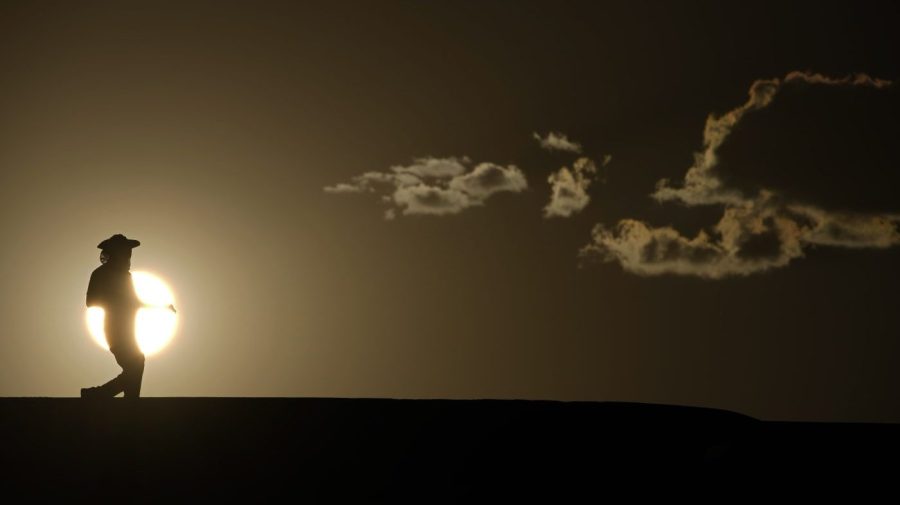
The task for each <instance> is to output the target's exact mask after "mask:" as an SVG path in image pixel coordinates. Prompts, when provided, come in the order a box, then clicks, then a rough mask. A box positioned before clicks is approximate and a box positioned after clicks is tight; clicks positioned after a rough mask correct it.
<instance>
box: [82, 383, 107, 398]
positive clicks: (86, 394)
mask: <svg viewBox="0 0 900 505" xmlns="http://www.w3.org/2000/svg"><path fill="white" fill-rule="evenodd" d="M81 397H82V398H86V399H91V400H93V399H97V398H108V397H109V395H107V394H106V392H105V391H104V390H103V388H101V387H100V386H95V387H92V388H81Z"/></svg>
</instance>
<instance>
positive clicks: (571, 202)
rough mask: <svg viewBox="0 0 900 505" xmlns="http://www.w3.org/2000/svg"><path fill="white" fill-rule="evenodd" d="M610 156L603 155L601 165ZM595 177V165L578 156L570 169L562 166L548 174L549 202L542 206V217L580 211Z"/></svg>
mask: <svg viewBox="0 0 900 505" xmlns="http://www.w3.org/2000/svg"><path fill="white" fill-rule="evenodd" d="M611 159H612V157H611V156H609V155H606V156H604V157H603V164H602V166H606V165H607V164H608V163H609V161H610V160H611ZM596 177H597V165H596V164H595V163H594V162H593V160H591V159H589V158H578V159H577V160H575V163H574V164H573V165H572V169H571V170H570V169H569V168H568V167H562V168H560V169H559V170H558V171H557V172H554V173H552V174H550V177H548V178H547V182H549V183H550V188H551V190H550V203H548V204H547V205H546V206H545V207H544V217H546V218H551V217H569V216H571V215H573V214H577V213H578V212H581V211H582V210H583V209H584V208H585V207H587V204H588V203H590V201H591V197H590V196H589V195H588V193H587V190H588V188H590V186H591V183H592V182H593V181H594V180H595V179H596Z"/></svg>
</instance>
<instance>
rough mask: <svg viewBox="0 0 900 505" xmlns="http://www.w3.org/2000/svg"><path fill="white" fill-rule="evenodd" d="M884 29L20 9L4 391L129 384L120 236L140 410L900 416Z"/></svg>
mask: <svg viewBox="0 0 900 505" xmlns="http://www.w3.org/2000/svg"><path fill="white" fill-rule="evenodd" d="M323 4H328V5H323ZM726 4H728V5H726ZM895 9H896V8H895V6H894V5H893V3H892V2H844V3H843V4H839V5H830V4H828V5H826V3H824V2H801V3H791V4H790V5H784V3H783V2H770V3H767V2H754V3H753V4H752V5H750V4H737V3H733V4H732V3H728V2H663V1H660V2H635V1H628V2H600V1H591V2H559V1H553V2H550V1H546V2H524V1H516V2H512V1H509V2H500V1H485V2H462V1H458V2H386V1H385V2H351V3H338V2H316V3H313V2H306V3H304V2H285V3H281V2H252V3H251V2H220V1H210V2H171V3H167V2H108V3H107V2H3V3H0V68H2V70H3V77H2V79H0V237H2V240H3V247H2V249H0V396H33V395H37V396H75V395H77V393H78V389H79V388H81V387H85V386H90V385H95V384H97V383H100V382H102V381H104V380H106V379H108V378H110V377H112V376H113V375H114V374H115V373H117V372H118V370H119V369H118V367H117V366H116V364H115V360H114V359H113V357H112V355H111V354H109V353H108V352H105V351H103V350H102V349H100V348H99V347H98V346H97V345H96V344H95V343H94V342H93V341H92V340H91V338H90V337H89V336H88V334H87V332H86V328H85V324H84V314H85V307H84V297H85V291H86V289H87V282H88V278H89V276H90V273H91V271H92V270H93V269H94V268H96V266H98V265H99V261H98V254H99V250H98V249H96V245H97V243H99V242H100V241H101V240H103V239H104V238H107V237H109V236H110V235H112V234H113V233H124V234H126V235H128V236H129V237H132V238H136V239H138V240H140V241H141V242H142V246H141V247H140V248H138V249H136V250H135V251H134V257H133V268H134V269H140V270H149V271H152V272H156V273H158V274H159V275H161V276H162V277H163V278H165V279H166V280H168V281H169V282H170V283H171V284H172V286H173V287H174V289H175V294H176V305H177V307H178V309H179V317H180V330H179V333H178V335H177V336H176V338H175V340H174V341H173V343H172V344H171V345H170V346H169V347H167V348H166V349H165V350H164V351H163V352H162V353H160V354H158V355H156V356H153V357H151V358H149V359H148V363H147V367H146V371H145V375H144V387H143V394H144V395H145V396H213V395H215V396H220V395H221V396H349V397H403V398H424V397H427V398H529V399H557V400H616V401H639V402H656V403H674V404H688V405H701V406H709V407H718V408H725V409H732V410H737V411H740V412H743V413H746V414H749V415H753V416H758V417H762V418H767V419H791V420H828V421H835V420H842V421H893V422H900V404H898V402H897V401H896V398H897V395H898V389H897V387H898V386H897V385H898V384H900V367H898V366H897V365H896V360H897V358H898V356H900V318H897V316H896V313H897V301H898V280H900V275H898V274H900V248H898V247H896V246H897V245H900V235H898V231H897V226H898V219H900V214H898V213H900V200H898V198H897V192H898V182H900V177H898V174H900V171H898V167H897V160H898V155H897V153H896V139H897V138H898V133H900V126H898V123H897V119H896V118H897V117H898V113H900V94H898V89H900V84H893V81H894V80H897V79H900V74H898V66H897V62H898V61H900V54H898V50H897V48H900V40H898V39H900V35H898V31H897V30H896V26H897V23H898V21H900V17H898V16H897V15H896V14H895V13H894V10H895ZM663 179H666V180H667V181H662V182H661V180H663Z"/></svg>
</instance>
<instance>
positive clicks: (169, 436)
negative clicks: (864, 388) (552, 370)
mask: <svg viewBox="0 0 900 505" xmlns="http://www.w3.org/2000/svg"><path fill="white" fill-rule="evenodd" d="M0 463H2V466H3V471H2V473H0V482H2V484H3V487H2V491H0V492H5V493H6V494H5V497H10V496H13V495H14V493H15V494H20V493H24V497H31V498H41V497H45V496H50V495H55V496H58V497H65V498H70V499H73V500H74V499H76V498H84V497H91V496H92V497H97V498H101V499H103V501H104V502H107V501H130V500H131V499H135V498H137V499H150V500H153V501H155V499H158V498H176V499H177V498H180V499H189V498H190V499H194V498H209V499H228V498H251V499H253V500H254V502H256V501H258V500H265V499H266V498H280V497H283V496H285V495H289V496H293V497H296V498H316V499H318V500H316V501H319V500H321V499H322V498H325V499H330V500H339V499H343V498H352V499H354V501H355V502H360V501H370V500H371V499H385V500H387V501H394V500H396V499H405V500H416V501H420V502H424V503H435V502H444V501H481V500H482V499H485V498H496V499H501V500H502V501H503V502H506V501H508V499H511V498H514V499H526V498H535V497H540V498H544V499H545V500H544V501H547V500H546V499H547V498H551V499H553V498H565V497H568V498H573V497H576V496H580V497H581V499H583V498H584V497H589V498H590V497H594V498H601V497H603V496H606V495H607V494H608V493H609V492H610V491H611V490H613V489H616V490H618V491H622V490H623V489H627V490H630V491H629V492H631V493H633V494H636V495H640V494H645V493H648V492H650V493H656V492H663V493H664V494H666V493H670V492H677V491H679V490H681V491H684V490H691V492H698V491H699V492H706V493H709V494H713V496H711V497H715V496H714V493H716V492H718V491H713V489H721V488H722V487H723V486H728V487H729V488H730V491H729V494H728V495H726V496H729V497H731V498H735V497H737V496H740V495H741V494H743V493H744V492H748V491H753V490H757V491H758V490H759V489H762V488H763V486H768V485H770V484H771V485H772V486H773V488H774V486H775V485H776V484H777V485H778V486H781V485H783V484H785V483H789V484H791V485H792V486H794V487H795V489H796V488H802V486H804V485H806V484H809V485H810V486H816V489H818V490H820V491H821V490H822V489H827V486H829V485H830V484H832V483H834V482H835V481H834V480H833V479H835V478H843V479H846V478H847V476H849V475H855V476H859V475H863V473H862V472H865V475H868V477H867V478H868V479H869V482H868V483H867V484H865V485H867V486H868V488H870V489H871V488H872V487H873V486H877V487H883V488H884V489H894V491H893V493H894V496H896V493H897V492H896V488H898V487H900V486H897V485H895V483H897V482H898V479H897V477H896V476H895V475H896V474H895V473H894V471H895V470H897V469H898V468H900V425H871V424H827V423H781V422H764V421H759V420H756V419H753V418H750V417H746V416H743V415H740V414H736V413H733V412H727V411H721V410H711V409H699V408H689V407H675V406H664V405H648V404H628V403H581V402H571V403H570V402H541V401H513V400H510V401H494V400H480V401H452V400H378V399H372V400H369V399H326V398H321V399H318V398H298V399H278V398H272V399H244V398H142V399H140V400H139V401H137V402H129V401H126V400H122V399H116V400H110V401H85V400H79V399H41V398H10V399H0ZM884 479H888V480H884ZM823 486H825V487H824V488H823ZM330 500H329V501H330ZM2 501H5V500H2ZM554 501H559V500H554ZM563 501H566V502H570V501H571V500H569V499H566V500H563ZM579 501H580V499H579ZM594 501H596V500H594ZM725 501H729V500H725ZM7 503H15V502H7Z"/></svg>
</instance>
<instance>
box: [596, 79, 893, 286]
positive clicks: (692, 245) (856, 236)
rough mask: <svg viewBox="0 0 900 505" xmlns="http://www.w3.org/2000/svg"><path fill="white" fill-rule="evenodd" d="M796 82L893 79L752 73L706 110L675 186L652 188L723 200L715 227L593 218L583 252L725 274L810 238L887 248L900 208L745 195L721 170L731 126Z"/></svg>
mask: <svg viewBox="0 0 900 505" xmlns="http://www.w3.org/2000/svg"><path fill="white" fill-rule="evenodd" d="M794 83H806V84H811V85H826V86H865V87H873V88H877V89H882V88H885V87H887V86H890V85H891V82H890V81H886V80H884V79H876V78H872V77H870V76H868V75H866V74H855V75H850V76H846V77H842V78H832V77H827V76H823V75H821V74H813V73H806V72H791V73H789V74H787V76H785V78H784V79H762V80H757V81H755V82H754V83H753V84H752V85H751V86H750V90H749V98H748V100H747V102H745V103H744V104H742V105H740V106H738V107H736V108H735V109H732V110H730V111H728V112H727V113H725V114H723V115H722V116H714V115H710V116H709V117H708V118H707V120H706V125H705V127H704V130H703V150H702V151H700V152H697V153H696V154H695V156H694V164H693V165H691V167H690V168H688V170H687V173H686V174H685V176H684V181H682V183H681V184H680V185H678V186H673V185H671V184H670V183H669V181H668V180H665V179H663V180H661V181H659V182H658V183H657V187H656V191H655V192H654V193H653V194H652V195H651V196H652V197H653V198H655V199H656V200H657V201H660V202H668V201H677V202H680V203H682V204H685V205H688V206H693V205H720V206H722V207H723V214H722V217H721V218H720V220H719V222H718V223H717V224H716V225H715V226H714V227H713V229H712V230H711V231H710V232H707V231H701V232H699V233H698V234H697V235H696V236H694V237H686V236H684V235H682V234H681V233H679V232H678V231H677V230H675V229H673V228H671V227H653V226H651V225H649V224H647V223H644V222H642V221H637V220H633V219H625V220H622V221H620V222H619V223H618V225H617V226H615V227H614V228H612V229H610V228H608V227H606V226H603V225H597V226H595V228H594V230H593V233H592V239H591V242H590V243H589V244H588V245H586V246H585V247H584V248H582V250H581V256H582V257H583V258H595V259H600V260H604V261H615V262H618V263H619V264H620V265H621V266H622V267H623V268H624V269H625V270H627V271H629V272H633V273H636V274H640V275H659V274H680V275H694V276H699V277H705V278H710V279H720V278H723V277H727V276H734V275H750V274H753V273H758V272H763V271H766V270H769V269H772V268H777V267H783V266H785V265H787V264H788V263H789V262H790V261H791V260H793V259H796V258H800V257H802V256H803V255H804V249H805V248H806V247H808V246H810V245H820V246H832V247H848V248H886V247H892V246H895V245H898V244H900V234H898V225H900V216H898V215H893V214H853V213H848V212H833V211H829V210H826V209H821V208H818V207H816V206H813V205H806V204H798V203H795V202H791V201H789V200H787V199H786V198H785V197H784V196H781V195H778V194H777V193H776V192H774V191H771V190H762V191H760V193H759V194H758V195H756V196H752V197H748V196H746V195H744V194H742V193H741V192H740V191H738V190H737V189H735V188H730V187H727V186H726V185H725V184H724V183H723V182H722V180H721V179H720V178H719V176H718V175H717V174H716V168H717V166H718V156H717V150H718V149H719V147H720V146H721V145H722V144H723V143H724V142H725V140H726V139H727V138H728V136H729V135H730V134H731V132H732V131H733V129H734V127H735V126H736V125H737V124H738V123H739V122H740V121H741V119H742V118H743V117H744V116H745V115H746V114H747V113H749V112H752V111H757V110H760V109H763V108H765V107H767V106H768V105H769V104H771V103H772V100H773V99H774V98H775V95H776V94H777V92H778V91H779V89H781V87H783V86H786V85H789V84H794Z"/></svg>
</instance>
